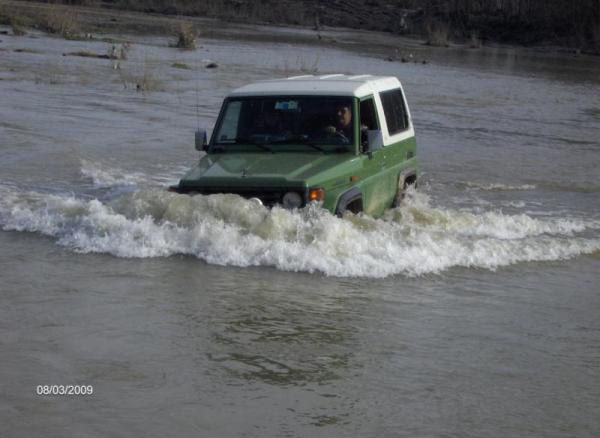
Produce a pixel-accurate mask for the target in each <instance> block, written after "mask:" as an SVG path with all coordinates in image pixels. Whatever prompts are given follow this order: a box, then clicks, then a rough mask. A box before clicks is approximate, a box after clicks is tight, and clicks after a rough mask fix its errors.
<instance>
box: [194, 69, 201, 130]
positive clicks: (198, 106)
mask: <svg viewBox="0 0 600 438" xmlns="http://www.w3.org/2000/svg"><path fill="white" fill-rule="evenodd" d="M195 62H196V75H195V76H196V130H198V131H199V130H200V96H199V93H198V83H199V82H200V79H199V77H198V75H199V74H200V66H199V64H198V58H196V59H195Z"/></svg>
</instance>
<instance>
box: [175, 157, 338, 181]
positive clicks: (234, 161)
mask: <svg viewBox="0 0 600 438" xmlns="http://www.w3.org/2000/svg"><path fill="white" fill-rule="evenodd" d="M348 155H349V154H321V153H274V154H271V153H216V154H209V155H205V156H204V157H202V159H201V160H200V162H199V163H198V165H197V166H196V167H194V168H193V169H191V170H190V171H189V172H188V173H187V174H186V175H185V176H184V178H183V179H182V180H181V183H182V184H185V185H192V184H193V185H195V184H203V183H220V182H227V183H229V184H231V183H232V182H234V181H238V182H241V183H242V184H247V183H250V182H253V181H257V180H278V181H288V182H294V181H295V182H300V181H302V180H306V179H308V178H310V177H311V176H313V175H315V174H317V173H319V172H321V171H323V170H325V169H330V168H331V167H333V166H336V165H337V164H339V163H342V162H344V161H347V160H348Z"/></svg>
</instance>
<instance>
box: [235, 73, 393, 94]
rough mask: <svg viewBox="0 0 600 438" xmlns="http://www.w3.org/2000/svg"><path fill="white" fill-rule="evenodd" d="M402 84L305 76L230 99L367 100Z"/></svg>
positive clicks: (260, 85) (249, 88)
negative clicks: (320, 97) (309, 97)
mask: <svg viewBox="0 0 600 438" xmlns="http://www.w3.org/2000/svg"><path fill="white" fill-rule="evenodd" d="M400 86H401V85H400V81H399V80H398V79H397V78H395V77H393V76H372V75H366V74H365V75H355V76H350V75H343V74H329V75H322V76H315V75H303V76H292V77H289V78H283V79H270V80H266V81H259V82H254V83H252V84H248V85H244V86H243V87H240V88H238V89H236V90H233V91H232V92H231V93H230V94H229V96H267V95H298V96H305V95H327V96H353V97H364V96H368V95H371V94H373V93H374V92H381V91H386V90H391V89H393V88H399V87H400Z"/></svg>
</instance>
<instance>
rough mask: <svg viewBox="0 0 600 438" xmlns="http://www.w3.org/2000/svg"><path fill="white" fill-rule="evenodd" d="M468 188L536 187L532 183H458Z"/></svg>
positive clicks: (514, 188) (490, 189) (499, 189)
mask: <svg viewBox="0 0 600 438" xmlns="http://www.w3.org/2000/svg"><path fill="white" fill-rule="evenodd" d="M458 184H459V185H461V186H464V187H466V188H468V189H474V190H483V191H520V190H535V189H536V188H537V187H536V186H535V185H533V184H518V185H510V184H502V183H477V182H471V181H464V182H460V183H458Z"/></svg>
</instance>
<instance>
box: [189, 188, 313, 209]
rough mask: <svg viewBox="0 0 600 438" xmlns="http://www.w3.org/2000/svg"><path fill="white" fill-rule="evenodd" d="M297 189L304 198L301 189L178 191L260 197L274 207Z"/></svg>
mask: <svg viewBox="0 0 600 438" xmlns="http://www.w3.org/2000/svg"><path fill="white" fill-rule="evenodd" d="M290 191H295V192H297V193H298V194H299V195H300V196H301V197H302V199H304V195H303V193H302V192H301V191H300V190H294V189H281V188H277V189H273V190H269V189H231V188H229V189H225V188H222V189H221V188H179V189H178V190H177V192H178V193H187V194H190V195H194V194H201V195H214V194H218V193H233V194H236V195H239V196H241V197H243V198H246V199H250V198H258V199H260V200H261V202H262V203H263V204H264V205H266V206H267V207H272V206H273V205H275V204H281V202H282V199H283V195H285V194H286V193H287V192H290Z"/></svg>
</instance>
